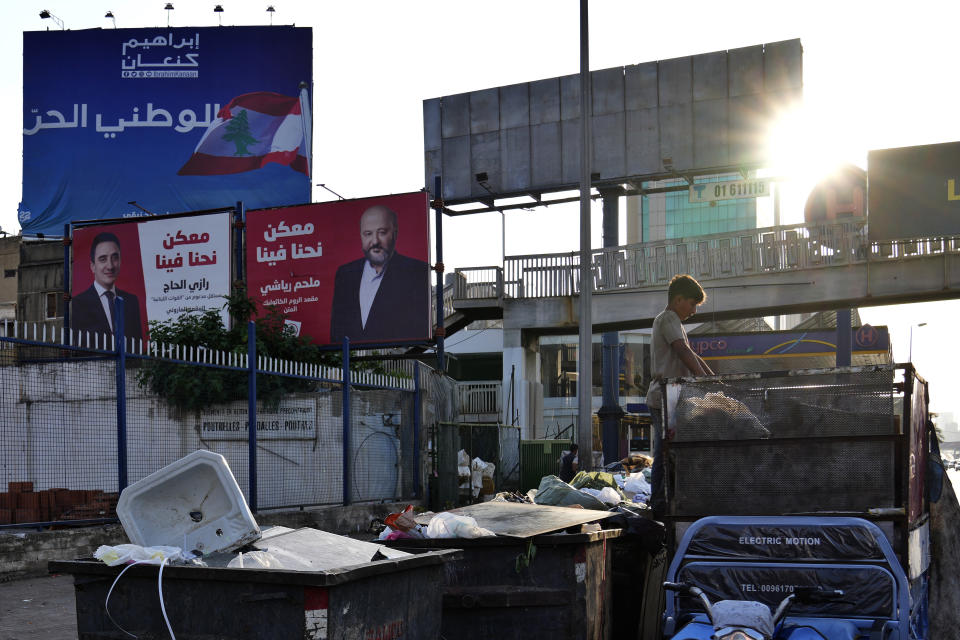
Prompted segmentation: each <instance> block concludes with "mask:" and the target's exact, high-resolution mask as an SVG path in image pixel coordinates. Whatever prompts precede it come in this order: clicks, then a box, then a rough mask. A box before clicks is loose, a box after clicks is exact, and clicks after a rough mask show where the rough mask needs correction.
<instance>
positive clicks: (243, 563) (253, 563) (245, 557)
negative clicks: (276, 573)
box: [227, 551, 283, 569]
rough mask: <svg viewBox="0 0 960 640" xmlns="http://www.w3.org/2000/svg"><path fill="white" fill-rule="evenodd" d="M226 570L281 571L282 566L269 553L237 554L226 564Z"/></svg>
mask: <svg viewBox="0 0 960 640" xmlns="http://www.w3.org/2000/svg"><path fill="white" fill-rule="evenodd" d="M227 568H228V569H283V565H282V564H281V563H280V561H279V560H277V559H276V558H275V557H273V554H272V553H270V552H269V551H249V552H247V553H243V552H241V553H238V554H237V557H236V558H234V559H233V560H231V561H230V562H228V563H227Z"/></svg>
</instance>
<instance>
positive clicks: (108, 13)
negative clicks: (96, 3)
mask: <svg viewBox="0 0 960 640" xmlns="http://www.w3.org/2000/svg"><path fill="white" fill-rule="evenodd" d="M103 17H104V18H110V19H111V20H113V28H114V29H116V28H117V19H116V18H115V17H113V11H107V13H106V14H104V16H103Z"/></svg>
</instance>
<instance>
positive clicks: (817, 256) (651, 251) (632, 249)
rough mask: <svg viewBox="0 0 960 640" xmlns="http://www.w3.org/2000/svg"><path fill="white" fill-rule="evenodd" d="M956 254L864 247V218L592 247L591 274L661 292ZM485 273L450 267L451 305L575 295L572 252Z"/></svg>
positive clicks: (934, 247)
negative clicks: (678, 278) (679, 279)
mask: <svg viewBox="0 0 960 640" xmlns="http://www.w3.org/2000/svg"><path fill="white" fill-rule="evenodd" d="M957 253H960V237H947V238H915V239H907V240H896V241H890V242H882V243H873V244H870V243H869V242H868V240H867V237H866V232H865V220H863V219H856V220H850V221H845V222H841V223H836V224H828V225H812V226H807V225H802V224H801V225H792V226H786V227H769V228H764V229H749V230H744V231H737V232H730V233H723V234H714V235H708V236H701V237H695V238H683V239H679V240H664V241H658V242H648V243H642V244H633V245H623V246H619V247H609V248H605V249H594V250H593V251H592V256H591V267H590V274H591V284H592V286H593V290H594V291H598V292H603V291H614V290H630V289H643V288H647V287H664V286H666V285H667V284H668V283H669V282H670V279H671V278H672V277H673V276H674V275H675V274H678V273H688V274H690V275H692V276H694V277H695V278H697V279H698V280H700V281H701V282H703V281H711V280H720V279H724V278H735V277H742V276H746V275H752V274H764V273H778V272H787V271H797V270H804V269H818V268H823V267H832V266H838V265H847V264H863V263H866V262H868V261H869V262H879V261H886V260H905V259H912V258H922V257H929V256H938V255H946V254H957ZM492 269H493V268H492V267H483V268H477V269H457V275H458V289H457V292H456V297H457V299H467V300H475V299H482V298H499V297H500V296H502V297H505V298H519V299H522V298H528V299H529V298H549V297H559V296H570V295H576V294H578V293H579V292H580V256H579V253H576V252H573V253H554V254H545V255H526V256H508V257H507V258H506V260H505V262H504V267H503V275H502V277H501V276H500V275H499V273H493V272H492V271H491V270H492ZM498 285H502V293H501V292H500V291H494V292H492V293H491V289H496V287H497V286H498ZM478 294H480V295H478Z"/></svg>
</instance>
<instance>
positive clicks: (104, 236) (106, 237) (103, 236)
mask: <svg viewBox="0 0 960 640" xmlns="http://www.w3.org/2000/svg"><path fill="white" fill-rule="evenodd" d="M104 242H112V243H113V244H115V245H117V247H118V248H119V247H120V239H119V238H118V237H117V236H115V235H114V234H112V233H110V232H109V231H103V232H101V233H98V234H97V235H96V236H94V238H93V242H92V243H91V244H90V262H93V259H94V256H96V254H97V245H98V244H103V243H104Z"/></svg>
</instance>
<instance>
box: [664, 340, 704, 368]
mask: <svg viewBox="0 0 960 640" xmlns="http://www.w3.org/2000/svg"><path fill="white" fill-rule="evenodd" d="M670 348H671V349H673V352H674V353H675V354H677V357H678V358H680V361H681V362H683V364H684V365H686V367H687V369H689V370H690V373H692V374H693V375H695V376H711V375H713V371H711V370H710V367H708V366H707V364H706V363H705V362H703V360H701V359H700V357H699V356H697V354H695V353H694V352H693V349H691V348H690V345H689V344H687V341H686V340H682V339H681V340H674V341H673V342H671V343H670Z"/></svg>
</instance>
